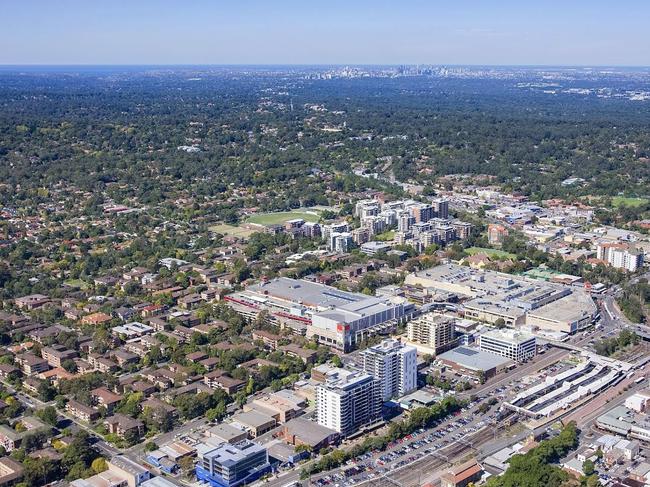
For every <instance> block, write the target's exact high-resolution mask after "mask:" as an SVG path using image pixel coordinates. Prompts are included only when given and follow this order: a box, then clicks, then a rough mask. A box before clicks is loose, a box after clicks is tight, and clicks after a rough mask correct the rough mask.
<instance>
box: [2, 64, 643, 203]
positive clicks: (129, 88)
mask: <svg viewBox="0 0 650 487" xmlns="http://www.w3.org/2000/svg"><path fill="white" fill-rule="evenodd" d="M529 76H530V78H526V76H525V75H524V74H520V75H519V77H518V78H516V79H509V78H506V79H495V78H471V79H459V78H442V77H427V76H414V77H395V78H387V77H377V78H375V77H368V78H358V79H310V78H309V77H307V76H304V75H302V74H301V73H293V72H290V71H289V72H287V71H283V70H278V71H272V70H267V71H262V70H259V71H250V72H246V71H232V70H226V69H221V70H220V69H214V70H203V71H197V70H189V69H188V70H182V69H179V70H171V69H167V70H153V69H151V70H148V71H144V72H140V71H119V70H116V71H111V70H103V71H99V72H94V71H92V70H88V71H77V72H65V71H61V70H59V71H53V72H39V71H36V70H34V71H25V72H21V73H15V72H11V71H5V72H2V73H0V106H1V107H2V109H1V110H0V162H1V164H0V181H2V182H3V187H2V191H1V192H0V203H2V204H5V205H15V204H16V202H17V201H21V200H25V199H29V198H34V197H36V198H38V194H37V193H35V190H36V189H38V188H53V187H68V186H70V185H72V187H74V188H76V189H79V190H84V191H97V190H107V189H108V190H109V194H110V196H111V197H113V198H115V199H116V200H118V201H119V200H124V199H126V198H132V197H136V198H138V199H139V200H140V201H141V202H142V203H145V204H153V203H160V202H163V201H167V200H169V199H173V198H175V197H177V196H178V191H179V190H181V191H183V190H189V191H191V193H192V194H194V195H202V196H205V197H207V198H214V197H217V196H219V195H221V194H224V192H226V190H227V189H229V188H233V187H235V188H237V187H243V188H253V189H254V190H256V191H257V192H258V193H259V192H266V193H267V196H268V198H269V202H268V206H269V207H271V208H274V207H277V208H278V209H281V208H283V207H295V206H299V205H301V204H303V205H304V204H305V203H311V204H324V203H327V199H328V194H329V193H331V190H332V186H331V185H326V184H325V182H324V180H323V179H316V178H314V177H313V175H314V173H316V174H319V172H323V173H326V174H328V175H329V176H330V177H332V178H337V181H338V182H337V183H336V184H337V185H338V187H340V188H342V189H343V188H349V189H355V188H356V187H359V186H361V185H363V186H372V185H380V181H381V178H380V180H372V179H368V178H365V179H363V181H359V178H353V177H351V176H350V173H351V171H350V169H351V168H361V169H362V171H364V172H366V173H373V172H377V173H379V174H380V175H382V176H384V177H385V178H386V180H398V181H404V182H407V181H411V182H417V183H422V184H426V183H427V182H431V181H434V180H435V179H436V178H437V177H439V176H442V175H448V174H468V173H469V174H488V175H492V176H495V177H496V178H497V181H498V182H499V183H501V184H502V185H504V186H505V187H506V189H510V190H513V191H517V192H521V193H524V194H528V195H531V196H533V197H534V198H548V197H555V196H563V197H567V196H568V197H578V196H590V195H609V196H613V195H617V194H621V193H622V194H625V195H631V196H647V192H648V189H647V188H648V179H649V178H650V164H649V163H648V161H649V160H650V159H649V158H650V134H649V133H648V131H647V126H648V121H650V103H648V102H644V101H632V100H629V99H627V98H624V97H614V96H611V97H600V96H589V95H584V96H580V95H576V94H570V93H565V92H557V93H555V94H553V95H550V94H548V93H546V92H544V91H540V90H530V89H522V88H521V87H520V85H521V83H522V81H529V82H532V81H534V80H536V79H537V77H536V76H538V75H536V74H534V73H531V74H530V75H529ZM626 79H627V78H626ZM605 83H609V84H612V85H613V86H617V84H621V83H627V84H628V85H629V86H627V85H626V86H624V87H623V88H626V87H627V88H629V89H639V88H640V87H641V86H642V85H643V83H641V82H639V81H635V82H631V81H629V80H627V81H621V80H618V79H616V78H611V79H609V78H608V79H604V80H591V79H584V80H580V83H578V81H571V82H570V81H566V82H565V85H566V87H567V88H571V87H572V86H574V85H579V86H581V87H587V88H595V87H598V86H602V85H603V84H605ZM623 88H621V89H623ZM180 146H196V148H197V150H196V151H190V152H186V151H184V150H178V147H180ZM570 177H576V178H582V179H584V183H583V184H578V185H572V186H563V185H561V184H560V183H561V182H562V181H563V180H565V179H567V178H570ZM231 185H232V186H231ZM278 185H281V186H280V187H281V188H286V189H292V188H299V189H300V191H299V192H295V191H292V192H291V194H290V196H289V197H287V195H286V194H281V193H282V191H280V190H279V189H278ZM328 190H330V191H329V192H328ZM276 196H278V197H276ZM279 196H282V197H279ZM330 203H331V201H330ZM227 210H228V208H227V205H226V204H222V205H221V206H220V208H219V211H223V212H226V213H227Z"/></svg>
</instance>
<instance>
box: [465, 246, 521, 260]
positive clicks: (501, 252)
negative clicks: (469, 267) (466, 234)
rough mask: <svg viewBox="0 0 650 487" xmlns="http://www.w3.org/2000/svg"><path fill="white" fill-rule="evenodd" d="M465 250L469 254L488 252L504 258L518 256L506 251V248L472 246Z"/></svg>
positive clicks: (491, 255) (490, 254)
mask: <svg viewBox="0 0 650 487" xmlns="http://www.w3.org/2000/svg"><path fill="white" fill-rule="evenodd" d="M465 252H466V253H468V254H469V255H474V254H480V253H483V254H487V255H488V256H490V257H496V258H504V259H514V258H515V257H517V256H516V255H515V254H511V253H510V252H505V251H504V250H497V249H486V248H483V247H470V248H468V249H465Z"/></svg>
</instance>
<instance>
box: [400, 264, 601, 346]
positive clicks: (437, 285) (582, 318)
mask: <svg viewBox="0 0 650 487" xmlns="http://www.w3.org/2000/svg"><path fill="white" fill-rule="evenodd" d="M404 283H405V284H406V285H411V286H418V285H419V286H421V287H422V288H426V289H430V290H433V291H436V292H440V291H443V292H446V293H452V294H455V295H457V296H458V297H459V298H460V299H462V300H463V303H462V308H461V310H462V311H463V313H464V315H465V317H467V318H470V319H475V320H479V321H485V322H488V323H498V322H499V323H503V324H504V325H506V326H509V327H518V326H521V325H528V326H530V327H533V328H539V329H540V330H544V331H549V332H556V333H557V332H559V333H563V334H567V333H575V332H576V331H578V330H580V329H582V328H585V327H587V326H589V325H591V324H592V322H593V320H594V317H595V316H596V314H597V311H598V309H597V307H596V304H595V303H594V302H593V300H592V299H591V297H590V296H589V294H588V293H587V292H586V291H585V290H584V289H580V288H578V287H573V286H564V285H561V284H555V283H550V282H544V281H538V280H534V279H528V278H525V277H521V276H513V275H511V274H504V273H501V272H495V271H487V270H476V269H472V268H469V267H463V266H459V265H456V264H442V265H439V266H436V267H433V268H431V269H426V270H424V271H420V272H416V273H413V274H409V275H408V276H406V279H405V281H404Z"/></svg>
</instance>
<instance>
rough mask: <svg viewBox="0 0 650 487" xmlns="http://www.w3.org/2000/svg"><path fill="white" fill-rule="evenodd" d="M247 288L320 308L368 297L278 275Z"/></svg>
mask: <svg viewBox="0 0 650 487" xmlns="http://www.w3.org/2000/svg"><path fill="white" fill-rule="evenodd" d="M247 290H248V291H253V292H256V293H260V294H265V295H270V296H273V297H276V298H280V299H283V300H285V301H297V302H301V303H302V304H304V305H305V306H311V307H322V308H327V307H330V306H337V307H338V306H344V305H346V304H349V303H353V302H357V301H360V300H365V299H367V298H368V296H366V295H365V294H358V293H350V292H346V291H339V290H338V289H336V288H334V287H330V286H326V285H324V284H318V283H316V282H310V281H305V280H302V279H300V280H298V279H290V278H288V277H280V278H277V279H273V280H271V281H268V282H263V283H259V284H254V285H252V286H249V287H248V288H247Z"/></svg>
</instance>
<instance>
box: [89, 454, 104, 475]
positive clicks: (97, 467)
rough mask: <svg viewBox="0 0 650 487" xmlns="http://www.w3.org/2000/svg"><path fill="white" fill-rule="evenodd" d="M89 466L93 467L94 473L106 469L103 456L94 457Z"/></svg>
mask: <svg viewBox="0 0 650 487" xmlns="http://www.w3.org/2000/svg"><path fill="white" fill-rule="evenodd" d="M90 468H92V469H93V472H95V473H101V472H103V471H105V470H107V469H108V465H107V464H106V459H104V458H103V457H97V458H95V459H94V460H93V461H92V463H91V464H90Z"/></svg>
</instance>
